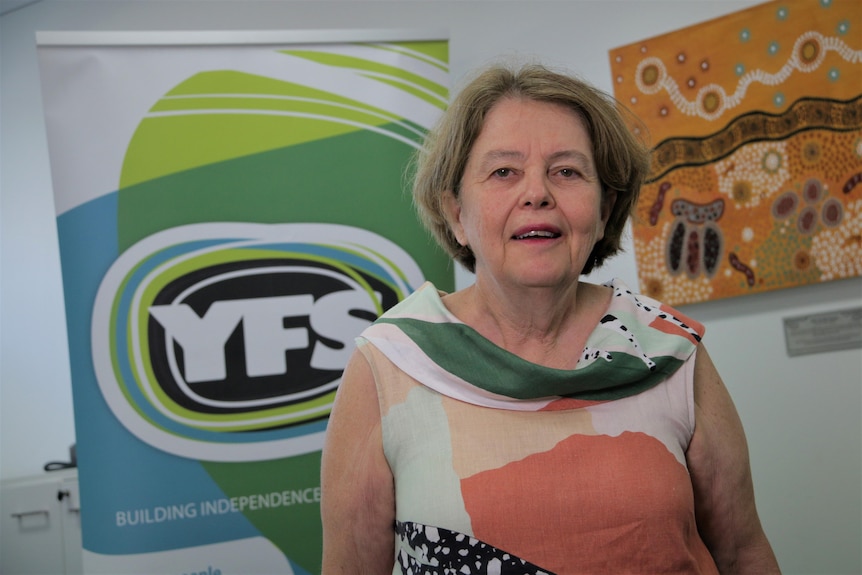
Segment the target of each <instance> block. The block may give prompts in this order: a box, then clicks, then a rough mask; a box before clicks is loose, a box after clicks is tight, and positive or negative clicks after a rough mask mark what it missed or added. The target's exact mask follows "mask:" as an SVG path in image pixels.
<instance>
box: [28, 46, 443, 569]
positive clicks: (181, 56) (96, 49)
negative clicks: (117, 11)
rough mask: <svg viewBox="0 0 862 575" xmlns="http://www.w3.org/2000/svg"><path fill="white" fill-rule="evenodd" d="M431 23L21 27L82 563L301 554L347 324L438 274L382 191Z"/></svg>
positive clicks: (199, 561)
mask: <svg viewBox="0 0 862 575" xmlns="http://www.w3.org/2000/svg"><path fill="white" fill-rule="evenodd" d="M443 38H445V34H433V33H419V32H416V31H400V32H399V31H385V32H374V31H364V32H355V33H354V32H350V31H339V32H333V31H322V32H314V31H307V32H290V33H287V32H254V33H252V32H249V33H238V32H233V33H225V32H222V33H208V32H199V33H187V32H184V33H149V32H147V33H125V32H123V33H90V32H45V33H39V35H38V37H37V43H38V46H39V62H40V71H41V75H42V87H43V91H42V92H43V100H44V107H45V116H46V124H47V130H48V144H49V152H50V158H51V172H52V177H53V185H54V196H55V204H56V209H57V226H58V230H59V239H60V256H61V265H62V270H63V286H64V293H65V300H66V315H67V318H66V319H67V330H68V335H69V347H70V358H71V364H72V384H73V401H74V409H75V426H76V435H77V446H78V461H79V481H80V486H81V510H82V512H81V520H82V529H83V543H84V568H85V571H86V572H87V573H112V574H115V575H122V574H127V573H149V574H158V573H173V574H176V573H188V572H195V573H200V572H205V573H221V574H224V575H227V574H229V573H243V574H254V573H259V574H263V573H293V574H297V575H299V574H313V573H319V571H320V552H321V527H320V517H319V514H320V510H319V501H320V481H319V473H320V469H319V467H320V449H321V446H322V442H323V436H324V433H325V430H326V422H327V417H328V415H329V410H330V406H331V404H332V400H333V397H334V395H335V390H336V389H337V387H338V384H339V382H340V378H341V373H342V370H343V369H344V366H345V364H346V362H347V358H348V356H349V355H350V353H351V352H352V349H353V338H354V337H355V336H356V335H358V333H359V332H360V331H361V330H362V329H363V328H364V327H365V326H367V325H368V324H369V323H370V322H372V321H374V319H375V318H377V317H378V316H379V315H380V314H381V313H382V312H383V311H384V310H386V309H388V308H389V307H391V306H393V305H394V304H396V303H397V302H399V301H400V300H401V299H403V298H404V297H406V296H407V295H408V294H409V293H410V292H411V291H413V290H414V289H416V288H417V287H418V286H419V285H420V284H421V283H422V282H424V281H426V280H431V281H433V282H435V284H437V285H438V286H439V287H440V288H441V289H445V290H451V289H452V288H453V287H454V276H453V269H452V265H451V262H450V260H449V258H448V257H447V256H445V254H443V253H442V252H441V251H439V250H437V249H436V248H435V247H434V246H433V245H432V242H430V241H428V238H427V235H426V233H425V232H424V231H423V230H422V229H421V227H420V226H419V224H418V223H417V221H416V218H415V217H414V215H413V213H412V204H411V201H410V198H409V194H408V193H406V190H404V189H403V183H404V178H403V175H404V170H405V167H406V165H407V163H408V162H409V159H410V157H411V155H412V154H413V153H414V152H415V151H416V149H417V148H418V147H419V145H420V143H421V141H422V139H423V136H424V134H425V133H426V131H427V130H428V129H429V128H430V127H431V126H432V125H433V124H434V123H435V122H436V120H437V118H438V117H439V115H440V113H441V112H442V110H443V109H444V108H445V106H446V104H447V101H448V82H449V78H448V42H447V41H446V40H445V39H443Z"/></svg>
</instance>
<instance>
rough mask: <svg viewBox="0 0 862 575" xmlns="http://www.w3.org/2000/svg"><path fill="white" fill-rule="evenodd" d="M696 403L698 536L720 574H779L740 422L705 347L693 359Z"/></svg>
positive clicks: (693, 447)
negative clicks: (760, 514) (756, 499)
mask: <svg viewBox="0 0 862 575" xmlns="http://www.w3.org/2000/svg"><path fill="white" fill-rule="evenodd" d="M694 403H695V430H694V435H693V437H692V439H691V443H690V444H689V448H688V452H687V454H686V458H687V460H688V466H689V471H690V473H691V478H692V484H693V487H694V498H695V499H694V503H695V514H696V517H697V525H698V530H699V531H700V534H701V537H703V540H704V542H705V543H706V545H707V547H708V548H709V550H710V552H711V553H712V556H713V558H714V559H715V562H716V565H718V569H719V571H720V572H721V573H722V574H727V573H740V574H746V573H748V574H752V575H767V574H773V573H780V569H779V567H778V562H777V560H776V558H775V554H774V553H773V552H772V547H771V546H770V544H769V541H768V540H767V538H766V534H765V533H764V532H763V528H762V526H761V524H760V518H759V517H758V515H757V508H756V507H755V504H754V485H753V483H752V479H751V467H750V465H749V458H748V444H747V442H746V439H745V433H744V431H743V429H742V422H741V421H740V419H739V415H738V414H737V412H736V408H735V407H734V405H733V401H732V400H731V398H730V394H729V393H728V392H727V388H725V386H724V383H723V382H722V381H721V377H720V376H719V375H718V372H717V370H716V369H715V365H713V363H712V360H711V359H710V357H709V354H707V352H706V349H705V348H704V347H703V345H701V346H700V347H699V348H698V350H697V357H696V358H695V366H694Z"/></svg>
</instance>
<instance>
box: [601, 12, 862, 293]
mask: <svg viewBox="0 0 862 575" xmlns="http://www.w3.org/2000/svg"><path fill="white" fill-rule="evenodd" d="M610 62H611V71H612V74H613V83H614V95H615V97H616V98H617V99H618V100H619V101H620V102H621V103H622V104H624V105H625V106H627V107H628V108H629V109H630V110H631V111H632V112H634V113H635V115H636V116H638V118H639V119H640V121H641V122H642V123H643V126H633V129H634V130H635V131H643V130H644V129H645V130H646V131H647V133H648V134H647V141H648V142H650V145H651V146H653V148H654V154H653V160H652V167H651V172H650V176H649V179H648V181H647V184H646V185H645V186H644V187H643V189H642V191H641V197H640V200H639V202H638V206H637V210H636V214H635V217H634V220H633V239H634V248H635V259H636V263H637V268H638V280H639V282H640V291H641V292H643V293H644V294H646V295H649V296H652V297H655V298H657V299H660V300H662V301H665V302H667V303H668V304H672V305H673V304H685V303H695V302H701V301H707V300H714V299H719V298H726V297H732V296H739V295H744V294H751V293H757V292H763V291H767V290H774V289H780V288H787V287H792V286H798V285H803V284H812V283H818V282H826V281H831V280H836V279H841V278H847V277H853V276H858V275H862V2H860V1H859V0H791V1H786V2H769V3H766V4H760V5H757V6H754V7H752V8H749V9H747V10H743V11H740V12H736V13H733V14H729V15H727V16H724V17H721V18H717V19H715V20H710V21H707V22H704V23H701V24H698V25H695V26H692V27H689V28H685V29H682V30H678V31H675V32H672V33H669V34H664V35H662V36H657V37H654V38H650V39H647V40H644V41H641V42H636V43H634V44H630V45H627V46H622V47H620V48H615V49H613V50H611V51H610Z"/></svg>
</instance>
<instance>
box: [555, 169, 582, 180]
mask: <svg viewBox="0 0 862 575" xmlns="http://www.w3.org/2000/svg"><path fill="white" fill-rule="evenodd" d="M557 173H558V174H560V175H561V176H563V177H564V178H574V177H575V176H577V175H578V173H577V172H576V171H575V170H573V169H572V168H562V169H560V170H559V171H558V172H557Z"/></svg>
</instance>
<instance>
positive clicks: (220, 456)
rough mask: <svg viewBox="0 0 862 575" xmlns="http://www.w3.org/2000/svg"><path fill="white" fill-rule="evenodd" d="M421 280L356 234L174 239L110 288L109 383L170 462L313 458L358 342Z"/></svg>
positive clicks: (99, 364)
mask: <svg viewBox="0 0 862 575" xmlns="http://www.w3.org/2000/svg"><path fill="white" fill-rule="evenodd" d="M423 281H424V279H423V277H422V273H421V271H420V270H419V267H418V266H417V265H416V263H415V262H414V261H413V259H412V258H411V257H410V256H409V255H408V254H407V253H406V252H404V250H402V249H401V248H399V247H398V246H396V245H395V244H393V243H391V242H390V241H388V240H386V239H384V238H382V237H380V236H378V235H376V234H374V233H371V232H369V231H367V230H362V229H358V228H352V227H347V226H339V225H332V224H281V225H267V224H237V223H207V224H194V225H188V226H182V227H179V228H173V229H169V230H165V231H162V232H159V233H157V234H155V235H153V236H150V237H148V238H146V239H144V240H142V241H140V242H138V243H137V244H135V245H134V246H132V247H131V248H129V249H128V250H127V251H126V252H125V253H123V254H122V255H121V256H120V257H119V258H118V259H117V260H116V262H114V264H113V266H112V267H111V269H110V270H109V271H108V273H107V274H106V275H105V278H104V280H103V281H102V284H101V286H100V287H99V292H98V294H97V296H96V301H95V309H94V312H93V326H92V345H93V359H94V364H95V368H96V377H97V379H98V383H99V387H100V389H101V391H102V394H103V395H104V397H105V399H106V401H107V403H108V405H109V406H110V408H111V410H112V411H113V413H114V414H115V415H116V416H117V418H118V419H119V420H120V421H121V422H122V423H123V425H124V426H125V427H126V428H127V429H129V431H131V432H132V433H133V434H135V435H136V436H137V437H138V438H139V439H141V440H142V441H145V442H147V443H149V444H151V445H153V446H155V447H157V448H159V449H162V450H164V451H167V452H170V453H174V454H177V455H181V456H184V457H190V458H194V459H203V460H211V461H252V460H263V459H275V458H280V457H286V456H289V455H296V454H300V453H305V452H309V451H314V450H317V449H320V447H321V446H322V438H323V430H324V428H325V424H324V422H323V420H324V419H325V418H326V416H327V415H329V411H330V408H331V406H332V401H333V399H334V396H335V390H336V388H337V387H338V384H339V383H340V381H341V373H342V371H343V369H344V366H345V365H346V363H347V360H348V358H349V356H350V354H351V353H352V351H353V339H354V338H355V337H356V336H357V335H358V334H359V332H360V331H362V329H364V328H365V327H366V326H367V325H368V324H370V323H371V322H373V321H374V320H375V319H376V318H377V317H378V316H379V315H380V314H382V313H383V311H384V310H386V309H388V308H390V307H392V306H393V305H395V304H396V303H398V302H399V301H400V300H402V299H404V297H406V296H407V295H408V294H409V293H410V292H411V291H413V290H414V289H415V288H416V287H418V285H419V284H421V283H422V282H423Z"/></svg>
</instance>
